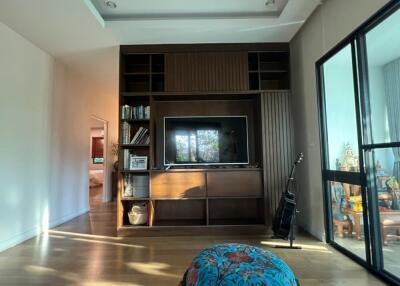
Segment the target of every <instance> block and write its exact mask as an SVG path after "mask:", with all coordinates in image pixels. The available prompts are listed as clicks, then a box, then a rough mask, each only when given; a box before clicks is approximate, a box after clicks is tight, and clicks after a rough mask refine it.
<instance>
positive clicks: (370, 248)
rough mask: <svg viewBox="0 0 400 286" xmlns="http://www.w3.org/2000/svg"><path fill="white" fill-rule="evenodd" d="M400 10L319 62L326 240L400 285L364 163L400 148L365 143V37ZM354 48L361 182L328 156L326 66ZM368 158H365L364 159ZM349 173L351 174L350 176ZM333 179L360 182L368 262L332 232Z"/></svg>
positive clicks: (385, 11)
mask: <svg viewBox="0 0 400 286" xmlns="http://www.w3.org/2000/svg"><path fill="white" fill-rule="evenodd" d="M398 9H400V1H396V0H392V1H390V2H389V3H388V4H386V5H385V6H384V7H383V8H381V9H380V10H379V11H378V12H376V13H375V14H374V15H373V16H372V17H370V18H369V19H368V20H367V21H365V22H364V23H363V24H361V25H360V26H359V27H358V28H357V29H356V30H354V31H353V32H352V33H351V34H349V35H348V36H347V37H346V38H345V39H343V40H342V41H341V42H339V43H338V44H337V45H336V46H335V47H334V48H333V49H331V50H330V51H328V52H327V53H326V54H325V55H324V56H322V57H321V58H320V59H319V60H318V61H317V62H316V63H315V70H316V79H317V93H318V106H319V119H320V123H321V125H320V138H321V158H322V161H321V170H322V178H323V182H322V185H323V198H324V202H323V203H324V209H325V212H324V215H325V229H326V241H327V242H328V243H330V244H331V245H332V246H333V247H334V248H336V249H337V250H339V251H340V252H342V253H344V254H345V255H347V256H348V257H350V258H351V259H353V260H354V261H356V262H358V263H359V264H361V265H362V266H364V267H366V268H367V269H368V270H369V271H371V272H372V273H373V274H375V275H377V276H378V277H380V278H382V279H384V280H385V281H387V282H390V283H394V284H396V285H400V278H399V277H396V276H394V275H393V274H391V273H389V272H388V271H386V270H384V269H383V252H382V243H381V236H380V232H381V231H380V227H379V225H380V222H379V220H380V217H379V208H378V203H377V202H378V201H377V194H376V192H372V191H370V192H366V189H367V188H369V189H371V188H373V187H374V186H375V184H376V182H375V179H374V178H369V176H367V172H366V170H365V169H364V161H365V162H366V163H367V165H371V159H370V157H371V156H368V154H367V152H370V151H371V150H375V149H379V148H388V147H400V143H381V144H365V142H371V141H369V138H371V137H369V136H371V134H370V130H369V126H371V125H368V123H367V122H368V120H369V114H370V110H369V106H368V105H366V104H365V102H368V98H369V80H368V64H367V55H366V42H365V35H366V34H367V33H368V32H369V31H370V30H371V29H373V28H374V27H376V26H377V25H379V24H380V23H381V22H383V21H384V20H385V19H386V18H387V17H388V16H390V15H391V14H392V13H394V12H396V11H397V10H398ZM349 44H350V45H351V47H352V65H353V80H354V92H355V103H356V117H357V118H356V120H357V137H358V143H359V146H358V150H359V160H360V174H359V178H358V180H356V177H355V176H354V174H348V173H347V172H341V171H327V170H326V166H327V162H326V159H327V157H326V154H327V146H328V145H327V143H328V141H327V128H326V113H325V106H326V105H325V94H324V81H323V79H324V75H323V68H322V67H323V64H324V63H325V62H326V61H327V60H329V59H330V58H331V57H333V56H334V55H336V54H337V52H339V51H340V50H341V49H343V48H344V47H346V46H347V45H349ZM364 155H365V156H364ZM372 166H373V165H372ZM346 173H347V174H346ZM332 179H338V180H339V181H342V182H347V183H351V182H353V181H354V182H356V181H359V183H360V185H361V194H362V199H363V209H364V210H366V211H364V214H363V218H364V235H365V244H366V260H365V261H364V260H363V259H361V258H360V257H358V256H357V255H355V254H354V253H352V252H351V251H349V250H348V249H346V248H344V247H342V246H340V245H338V244H337V243H336V242H335V241H334V240H333V229H332V209H331V194H330V191H329V189H328V188H329V186H328V182H329V181H330V180H332Z"/></svg>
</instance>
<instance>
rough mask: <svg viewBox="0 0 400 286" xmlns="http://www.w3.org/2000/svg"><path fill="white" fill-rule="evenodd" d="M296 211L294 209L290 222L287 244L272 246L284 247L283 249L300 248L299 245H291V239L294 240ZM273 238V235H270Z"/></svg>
mask: <svg viewBox="0 0 400 286" xmlns="http://www.w3.org/2000/svg"><path fill="white" fill-rule="evenodd" d="M297 212H298V211H297V210H295V211H294V214H293V218H292V221H291V223H290V233H289V245H274V248H284V249H301V246H298V245H293V241H294V240H295V233H294V232H295V225H296V213H297ZM272 238H274V237H272Z"/></svg>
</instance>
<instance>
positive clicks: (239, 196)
mask: <svg viewBox="0 0 400 286" xmlns="http://www.w3.org/2000/svg"><path fill="white" fill-rule="evenodd" d="M230 49H231V50H230ZM229 50H230V51H229ZM252 51H256V52H252ZM288 51H289V48H288V46H286V45H282V44H271V45H204V46H203V45H189V46H187V45H161V46H157V45H155V46H151V45H150V46H121V52H120V96H119V99H120V101H119V108H120V114H119V139H120V141H119V172H118V202H117V203H118V216H117V229H118V235H119V236H154V235H158V236H163V235H188V234H190V235H202V234H203V235H204V234H206V235H210V234H252V233H257V234H260V233H266V232H267V227H266V224H267V220H268V217H267V216H268V210H267V209H266V208H267V207H268V206H267V203H266V201H267V197H266V194H265V189H264V172H265V170H263V164H264V162H263V158H264V155H265V154H264V151H263V142H262V136H264V135H263V130H262V123H261V121H262V110H261V95H262V91H263V90H271V89H286V88H288V87H289V70H288V68H289V67H288V57H289V52H288ZM146 107H148V108H147V112H146V111H145V109H146ZM146 114H147V115H146ZM213 115H221V116H231V115H246V116H248V119H249V132H250V133H249V146H250V147H249V148H250V149H249V162H250V164H249V166H246V167H241V168H239V167H238V166H236V167H235V166H224V167H220V168H212V167H210V166H203V167H198V168H195V167H188V166H187V167H186V168H184V169H178V168H176V169H169V170H168V169H166V168H165V166H164V163H163V162H164V160H163V159H164V158H163V156H164V150H163V148H164V146H163V118H164V117H165V116H213ZM143 129H146V130H147V132H146V133H145V134H146V135H147V136H148V140H147V141H146V140H139V139H138V140H133V139H134V137H135V136H136V135H137V137H141V136H140V130H143ZM127 130H129V131H127ZM138 132H139V134H138ZM142 139H143V136H142ZM131 156H136V157H142V156H144V157H146V158H147V164H146V166H145V168H143V169H140V170H138V169H132V168H131V167H130V164H126V162H125V164H124V161H126V160H124V158H125V159H126V158H129V161H130V158H131ZM135 180H138V181H140V182H139V183H137V184H136V186H135V187H137V188H138V190H131V189H132V185H135V182H136V181H135ZM127 181H131V185H130V186H129V185H128V184H127ZM132 182H133V183H132ZM131 191H132V193H131ZM135 204H146V206H147V210H148V219H147V222H146V223H144V224H140V225H134V224H131V223H130V220H129V216H128V212H129V211H130V209H131V208H132V206H133V205H135Z"/></svg>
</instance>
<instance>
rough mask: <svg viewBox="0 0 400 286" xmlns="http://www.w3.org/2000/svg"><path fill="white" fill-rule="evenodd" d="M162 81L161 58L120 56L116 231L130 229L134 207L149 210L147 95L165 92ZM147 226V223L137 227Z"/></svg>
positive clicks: (149, 125)
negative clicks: (142, 205)
mask: <svg viewBox="0 0 400 286" xmlns="http://www.w3.org/2000/svg"><path fill="white" fill-rule="evenodd" d="M164 78H165V77H164V55H163V54H129V53H128V54H123V55H122V54H121V57H120V101H119V106H120V113H119V128H120V129H119V132H120V133H119V134H120V136H119V172H118V173H119V184H118V185H119V187H118V228H121V227H130V226H131V224H130V221H129V218H128V212H129V210H130V209H131V208H132V206H133V205H134V204H138V203H145V204H147V207H148V209H149V211H150V210H151V204H152V202H151V201H150V190H149V188H150V170H149V169H150V168H149V166H150V161H151V159H152V152H151V132H152V130H151V107H150V105H151V97H150V93H151V92H153V91H154V92H156V91H163V90H164ZM143 158H146V160H144V159H143ZM140 160H141V161H140ZM133 162H139V163H141V165H140V166H139V165H133ZM138 168H140V169H138ZM149 225H151V222H150V220H148V221H147V223H145V224H143V225H140V227H145V226H149Z"/></svg>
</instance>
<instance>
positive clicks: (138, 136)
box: [130, 126, 150, 145]
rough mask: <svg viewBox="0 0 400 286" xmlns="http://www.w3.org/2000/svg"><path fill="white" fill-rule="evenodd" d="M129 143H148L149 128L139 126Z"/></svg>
mask: <svg viewBox="0 0 400 286" xmlns="http://www.w3.org/2000/svg"><path fill="white" fill-rule="evenodd" d="M130 144H144V145H149V144H150V132H149V129H147V128H145V127H143V126H141V127H140V128H139V129H138V130H137V131H136V133H135V135H134V136H133V138H132V140H131V142H130Z"/></svg>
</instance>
